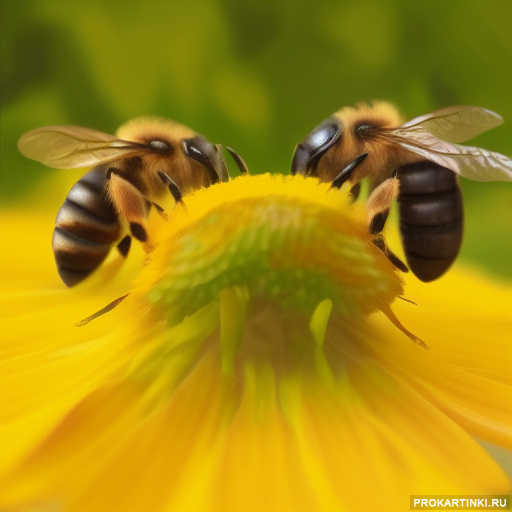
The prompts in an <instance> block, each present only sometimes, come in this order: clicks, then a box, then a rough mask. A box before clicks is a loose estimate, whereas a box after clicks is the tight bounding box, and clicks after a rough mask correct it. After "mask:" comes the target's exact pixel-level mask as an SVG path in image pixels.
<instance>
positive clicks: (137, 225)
mask: <svg viewBox="0 0 512 512" xmlns="http://www.w3.org/2000/svg"><path fill="white" fill-rule="evenodd" d="M18 148H19V150H20V152H21V153H22V154H23V155H25V156H26V157H28V158H31V159H33V160H36V161H38V162H40V163H42V164H44V165H47V166H49V167H54V168H57V169H73V168H87V167H93V169H92V170H91V171H89V172H87V174H85V175H84V176H83V177H82V178H80V179H79V180H78V182H77V183H76V184H75V185H74V186H73V187H72V188H71V190H70V191H69V193H68V195H67V197H66V199H65V201H64V204H63V205H62V206H61V208H60V209H59V212H58V214H57V219H56V222H55V229H54V231H53V238H52V247H53V252H54V256H55V261H56V263H57V270H58V272H59V275H60V277H61V278H62V280H63V282H64V283H65V284H66V285H67V286H74V285H76V284H78V283H80V282H81V281H83V280H84V279H85V278H86V277H87V276H89V275H90V274H91V273H92V272H93V271H94V270H96V269H97V268H98V267H99V266H100V264H101V263H102V262H103V260H104V259H105V258H106V257H107V255H108V253H109V252H110V249H111V248H112V247H113V246H114V245H117V248H118V250H119V252H120V254H121V255H122V256H124V257H126V255H127V254H128V251H129V249H130V245H131V239H132V237H133V238H135V239H137V240H139V241H141V242H146V241H147V239H148V233H147V226H146V222H147V216H148V213H149V210H150V209H151V207H152V206H154V207H155V208H156V209H157V210H158V211H159V212H160V213H162V214H164V213H165V212H164V209H163V208H162V207H161V206H160V205H161V204H163V203H165V202H166V201H167V199H168V197H169V193H170V195H171V196H172V198H173V199H174V201H175V202H176V203H180V202H182V197H183V196H184V195H186V194H188V193H189V192H191V191H193V190H196V189H199V188H201V187H208V186H209V185H212V184H214V183H217V182H220V181H227V180H228V173H227V167H226V164H225V161H224V159H223V158H222V155H221V152H220V150H219V147H218V146H216V145H214V144H212V143H211V142H209V141H208V140H206V139H205V138H204V137H203V136H201V135H199V134H197V133H196V132H194V131H193V130H191V129H190V128H187V127H186V126H183V125H181V124H178V123H175V122H173V121H170V120H167V119H163V118H159V117H147V118H136V119H133V120H131V121H129V122H127V123H126V124H124V125H123V126H121V127H120V128H119V129H118V131H117V133H116V135H115V136H114V135H109V134H106V133H102V132H99V131H96V130H92V129H89V128H83V127H79V126H47V127H43V128H38V129H36V130H32V131H30V132H28V133H26V134H25V135H23V136H22V137H21V138H20V139H19V142H18ZM166 196H167V197H166Z"/></svg>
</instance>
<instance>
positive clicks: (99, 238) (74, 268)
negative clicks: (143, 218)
mask: <svg viewBox="0 0 512 512" xmlns="http://www.w3.org/2000/svg"><path fill="white" fill-rule="evenodd" d="M105 181H106V172H105V167H103V166H102V167H97V168H95V169H93V170H92V171H89V172H88V173H87V174H86V175H85V176H83V177H82V178H81V179H80V180H79V181H78V182H77V183H76V184H75V185H74V186H73V187H72V188H71V190H70V191H69V194H68V195H67V197H66V200H65V201H64V204H63V205H62V206H61V208H60V210H59V212H58V214H57V219H56V222H55V229H54V231H53V239H52V246H53V251H54V254H55V261H56V263H57V270H58V272H59V275H60V277H61V278H62V280H63V281H64V283H65V284H66V285H67V286H74V285H76V284H78V283H79V282H80V281H82V280H83V279H85V278H86V277H87V276H88V275H89V274H91V273H92V272H93V271H94V270H95V269H96V268H97V267H98V266H99V265H100V264H101V262H102V261H103V260H104V259H105V258H106V257H107V255H108V253H109V251H110V248H111V247H112V245H113V243H114V242H116V241H117V240H118V239H119V237H120V235H121V225H120V222H119V219H118V215H117V212H116V211H115V209H114V207H113V205H112V204H111V202H110V201H109V200H108V197H107V195H106V194H105V190H104V187H105Z"/></svg>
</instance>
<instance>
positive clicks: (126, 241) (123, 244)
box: [117, 235, 132, 258]
mask: <svg viewBox="0 0 512 512" xmlns="http://www.w3.org/2000/svg"><path fill="white" fill-rule="evenodd" d="M131 245H132V237H131V236H130V235H126V236H125V237H124V238H123V239H122V240H121V241H120V242H119V243H118V244H117V250H118V251H119V253H120V254H121V256H122V257H123V258H126V256H128V252H129V251H130V247H131Z"/></svg>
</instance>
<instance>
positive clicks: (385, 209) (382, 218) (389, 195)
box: [366, 177, 409, 272]
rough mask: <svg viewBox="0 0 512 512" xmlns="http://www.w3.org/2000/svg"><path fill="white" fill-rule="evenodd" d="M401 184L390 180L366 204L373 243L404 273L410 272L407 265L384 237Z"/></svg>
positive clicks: (375, 190) (377, 188)
mask: <svg viewBox="0 0 512 512" xmlns="http://www.w3.org/2000/svg"><path fill="white" fill-rule="evenodd" d="M399 187H400V183H399V181H398V178H396V177H393V178H388V179H387V180H384V181H383V182H382V183H381V184H380V185H379V186H377V187H376V188H375V189H374V190H373V191H372V193H371V194H370V197H369V198H368V200H367V202H366V210H367V217H366V222H367V224H368V231H369V232H370V234H371V235H373V236H374V238H373V243H374V244H375V245H376V246H377V247H378V248H379V249H380V250H381V251H382V252H383V253H384V254H385V255H386V257H387V258H388V259H389V261H390V262H391V263H392V264H393V265H394V266H395V267H396V268H398V269H399V270H401V271H402V272H408V271H409V269H408V268H407V265H406V264H405V263H404V262H403V261H402V260H401V259H400V258H399V257H398V256H397V255H396V254H394V253H393V252H392V251H391V250H390V249H388V247H387V246H386V242H385V241H384V238H383V236H382V230H383V229H384V226H385V225H386V220H387V218H388V215H389V210H390V208H391V205H392V203H393V201H394V200H395V199H396V198H397V197H398V192H399Z"/></svg>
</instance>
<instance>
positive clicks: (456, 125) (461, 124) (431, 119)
mask: <svg viewBox="0 0 512 512" xmlns="http://www.w3.org/2000/svg"><path fill="white" fill-rule="evenodd" d="M502 123H503V118H502V117H501V116H500V115H498V114H496V112H493V111H492V110H487V109H486V108H481V107H470V106H457V107H447V108H443V109H441V110H436V111H435V112H432V113H430V114H425V115H423V116H420V117H416V118H415V119H412V120H411V121H409V122H407V123H405V124H404V125H403V126H402V128H412V127H417V128H423V129H424V130H426V131H427V132H430V133H431V134H432V135H434V136H435V137H437V138H439V139H441V140H446V141H448V142H464V141H466V140H469V139H472V138H473V137H476V136H477V135H480V134H481V133H484V132H486V131H487V130H490V129H491V128H494V127H495V126H498V125H500V124H502Z"/></svg>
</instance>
